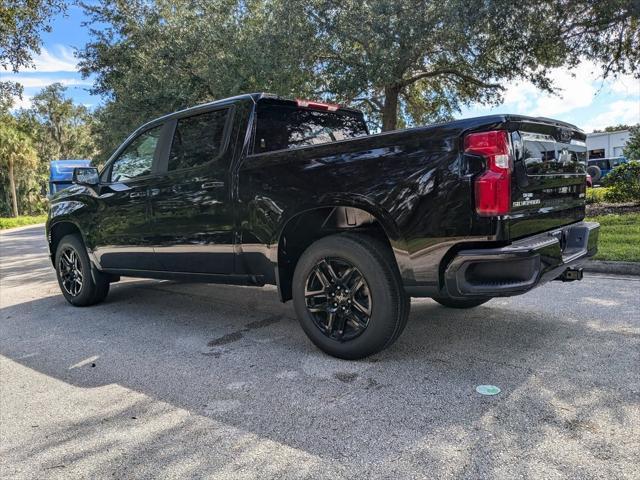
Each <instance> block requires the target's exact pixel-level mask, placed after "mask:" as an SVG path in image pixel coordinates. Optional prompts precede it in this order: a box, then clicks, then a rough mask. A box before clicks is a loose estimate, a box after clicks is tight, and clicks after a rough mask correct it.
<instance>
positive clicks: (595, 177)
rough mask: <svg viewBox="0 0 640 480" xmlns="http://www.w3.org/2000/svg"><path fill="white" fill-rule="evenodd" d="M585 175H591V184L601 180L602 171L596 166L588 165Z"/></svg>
mask: <svg viewBox="0 0 640 480" xmlns="http://www.w3.org/2000/svg"><path fill="white" fill-rule="evenodd" d="M587 173H588V174H589V175H591V181H592V182H593V183H596V182H599V181H600V180H601V179H602V170H600V167H599V166H597V165H590V166H588V167H587Z"/></svg>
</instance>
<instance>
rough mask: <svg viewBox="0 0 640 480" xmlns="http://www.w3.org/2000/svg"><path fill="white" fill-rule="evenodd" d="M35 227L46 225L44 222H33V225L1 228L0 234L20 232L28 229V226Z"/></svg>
mask: <svg viewBox="0 0 640 480" xmlns="http://www.w3.org/2000/svg"><path fill="white" fill-rule="evenodd" d="M34 227H44V223H32V224H31V225H22V226H21V227H14V228H4V229H0V235H4V234H5V233H13V232H19V231H21V230H27V229H28V228H34Z"/></svg>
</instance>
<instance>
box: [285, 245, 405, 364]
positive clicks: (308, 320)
mask: <svg viewBox="0 0 640 480" xmlns="http://www.w3.org/2000/svg"><path fill="white" fill-rule="evenodd" d="M323 261H324V263H323ZM327 264H328V265H329V266H331V269H330V270H327V269H326V267H325V265H327ZM320 271H322V272H329V273H326V275H324V273H322V274H321V273H320ZM331 272H333V280H334V282H333V283H330V279H331V277H332V275H331ZM347 273H349V275H347ZM321 275H324V277H325V278H324V281H322V280H321ZM340 288H341V290H340ZM350 289H351V290H350ZM314 292H321V293H317V294H316V295H312V294H313V293H314ZM410 301H411V299H410V298H409V297H408V296H407V294H406V293H405V291H404V288H403V286H402V280H401V278H400V273H399V272H398V268H397V266H396V264H395V260H394V258H393V256H392V254H391V252H390V251H389V248H388V246H386V245H384V244H383V243H382V242H380V241H379V240H377V239H375V238H373V237H370V236H368V235H360V234H353V233H343V234H337V235H331V236H328V237H324V238H321V239H320V240H317V241H316V242H314V243H313V244H312V245H311V246H310V247H308V248H307V250H305V252H304V253H303V254H302V256H301V257H300V259H299V261H298V263H297V265H296V269H295V273H294V275H293V304H294V308H295V310H296V314H297V316H298V320H299V321H300V325H301V326H302V329H303V330H304V331H305V333H306V334H307V336H308V337H309V339H310V340H311V341H312V342H313V343H314V344H315V345H316V346H317V347H318V348H319V349H320V350H322V351H324V352H325V353H327V354H329V355H331V356H333V357H337V358H343V359H347V360H356V359H360V358H364V357H367V356H369V355H373V354H374V353H377V352H379V351H381V350H383V349H385V348H387V347H388V346H390V345H391V344H392V343H393V342H394V341H395V340H396V339H397V338H398V337H399V336H400V334H401V333H402V331H403V330H404V327H405V326H406V324H407V319H408V317H409V310H410V307H411V303H410ZM334 306H336V307H335V308H334ZM343 307H344V309H345V310H342V309H343ZM311 310H314V311H313V312H312V311H311ZM332 312H334V313H333V317H332ZM367 312H368V313H367ZM331 318H333V320H331Z"/></svg>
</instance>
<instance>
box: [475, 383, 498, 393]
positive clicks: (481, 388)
mask: <svg viewBox="0 0 640 480" xmlns="http://www.w3.org/2000/svg"><path fill="white" fill-rule="evenodd" d="M476 392H478V393H479V394H480V395H497V394H499V393H500V389H499V388H498V387H496V386H495V385H478V386H477V387H476Z"/></svg>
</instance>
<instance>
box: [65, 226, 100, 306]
mask: <svg viewBox="0 0 640 480" xmlns="http://www.w3.org/2000/svg"><path fill="white" fill-rule="evenodd" d="M55 265H56V274H57V277H58V285H60V290H61V291H62V294H63V295H64V298H66V299H67V301H68V302H69V303H71V304H72V305H75V306H78V307H84V306H88V305H94V304H96V303H99V302H101V301H103V300H104V299H105V298H106V296H107V294H108V293H109V280H108V278H107V276H106V275H104V274H103V273H100V272H98V271H94V272H92V271H91V262H90V261H89V256H88V255H87V250H86V248H85V247H84V244H83V243H82V240H81V239H80V238H79V237H78V235H73V234H72V235H66V236H64V237H63V238H62V239H61V240H60V243H58V247H57V249H56V256H55Z"/></svg>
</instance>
